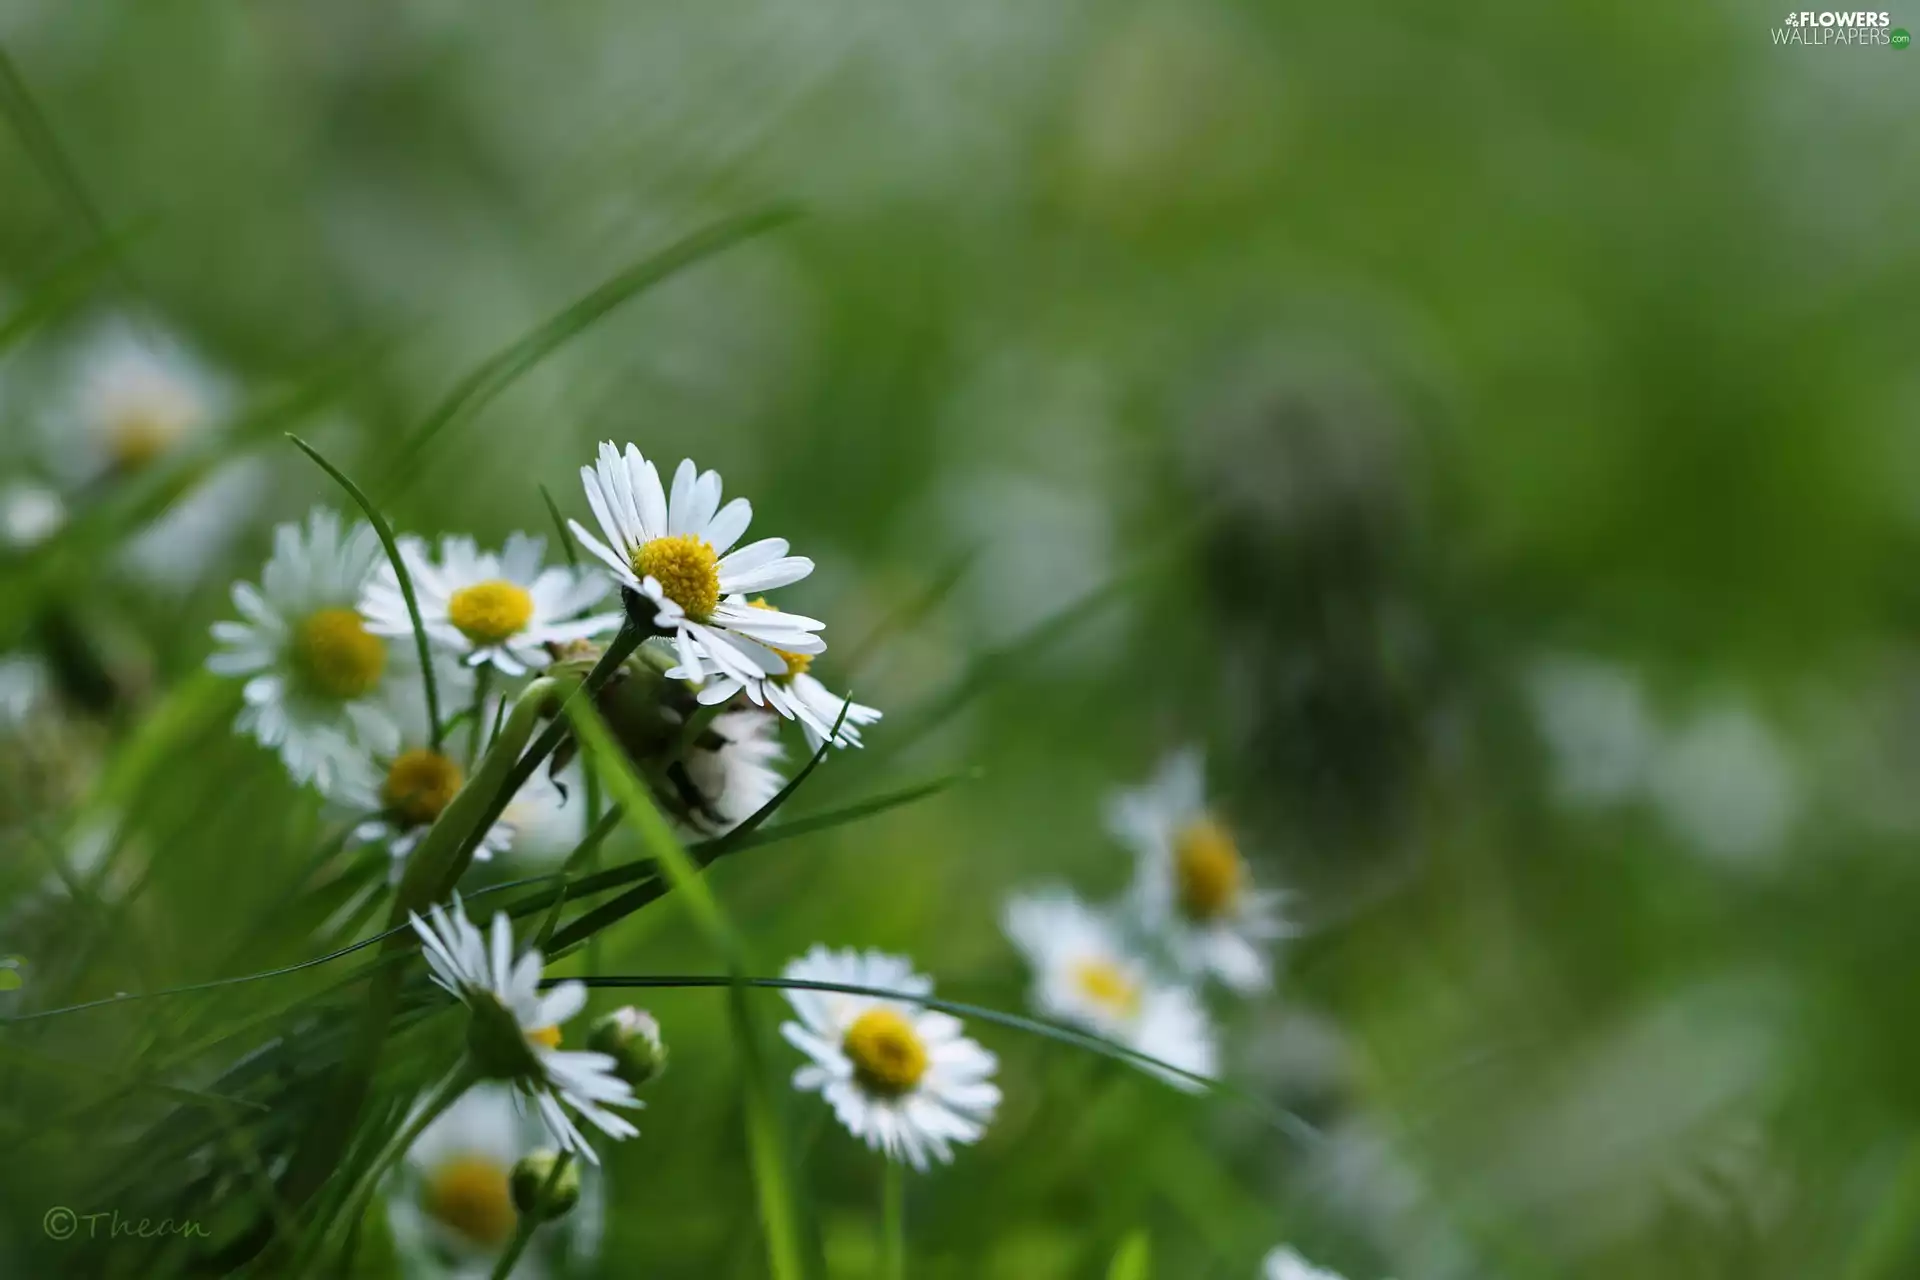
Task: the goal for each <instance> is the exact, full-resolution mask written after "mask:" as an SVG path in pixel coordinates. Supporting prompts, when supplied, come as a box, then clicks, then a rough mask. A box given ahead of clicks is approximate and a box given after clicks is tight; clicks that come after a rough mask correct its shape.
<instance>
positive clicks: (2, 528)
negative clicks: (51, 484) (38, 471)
mask: <svg viewBox="0 0 1920 1280" xmlns="http://www.w3.org/2000/svg"><path fill="white" fill-rule="evenodd" d="M66 523H67V504H66V503H64V502H62V501H61V500H60V495H59V494H57V493H55V492H54V491H53V490H52V489H49V488H47V487H46V486H45V485H38V484H32V483H30V482H28V481H24V480H15V481H11V482H9V483H8V484H6V485H4V486H0V547H5V548H7V549H8V550H12V551H30V550H32V549H33V548H34V547H37V546H39V545H40V544H41V543H43V542H45V541H46V540H47V539H48V538H51V537H52V536H53V535H54V534H56V533H58V532H60V530H61V528H62V527H64V526H65V525H66Z"/></svg>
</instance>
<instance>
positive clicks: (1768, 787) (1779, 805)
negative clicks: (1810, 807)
mask: <svg viewBox="0 0 1920 1280" xmlns="http://www.w3.org/2000/svg"><path fill="white" fill-rule="evenodd" d="M1800 790H1801V788H1800V779H1799V776H1798V775H1797V773H1796V772H1795V770H1794V767H1793V763H1792V761H1791V760H1790V759H1789V758H1788V756H1787V753H1786V750H1785V749H1784V748H1783V747H1782V746H1781V744H1780V740H1779V738H1778V736H1777V735H1776V734H1775V733H1774V731H1773V730H1772V729H1771V728H1770V727H1769V726H1768V725H1767V724H1766V722H1765V721H1763V720H1761V719H1760V718H1759V717H1758V716H1757V715H1755V714H1754V712H1753V711H1752V710H1751V709H1750V708H1748V707H1747V706H1745V705H1743V704H1740V703H1725V704H1722V705H1720V706H1716V707H1712V708H1710V709H1708V710H1706V711H1702V712H1699V713H1697V714H1696V715H1694V716H1693V718H1692V719H1690V720H1689V721H1688V722H1687V723H1686V724H1685V725H1683V726H1682V727H1681V728H1680V729H1679V730H1678V731H1677V732H1675V733H1673V734H1672V735H1671V737H1670V738H1669V739H1668V740H1667V741H1666V743H1665V744H1664V745H1663V746H1662V748H1661V750H1660V753H1659V757H1658V766H1657V767H1656V768H1655V769H1654V771H1653V776H1652V780H1651V791H1652V795H1653V798H1654V799H1655V801H1656V802H1657V803H1658V804H1659V805H1660V808H1661V811H1662V812H1663V813H1665V815H1666V817H1667V820H1668V821H1670V822H1671V823H1673V825H1674V826H1675V827H1676V828H1677V829H1678V830H1679V831H1680V833H1681V834H1682V835H1683V836H1684V837H1685V838H1686V839H1687V840H1689V841H1690V842H1692V843H1693V844H1694V845H1695V846H1696V847H1698V848H1699V849H1700V850H1701V851H1702V852H1704V853H1707V854H1709V855H1711V856H1713V857H1718V858H1726V859H1732V860H1746V859H1751V858H1757V857H1763V856H1765V855H1767V854H1769V853H1772V852H1774V851H1776V850H1777V849H1778V848H1779V847H1780V845H1781V843H1782V841H1784V840H1785V838H1786V837H1787V835H1788V834H1789V832H1790V831H1791V829H1792V827H1793V824H1794V822H1795V820H1796V819H1797V818H1798V817H1799V813H1800V805H1801V795H1800Z"/></svg>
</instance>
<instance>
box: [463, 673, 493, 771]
mask: <svg viewBox="0 0 1920 1280" xmlns="http://www.w3.org/2000/svg"><path fill="white" fill-rule="evenodd" d="M492 676H493V667H492V666H491V665H490V664H485V663H483V664H482V665H481V667H480V670H479V671H478V672H476V673H475V674H474V677H473V718H472V719H471V720H470V721H469V722H468V724H467V761H466V765H465V767H466V768H468V769H471V768H473V767H474V765H476V764H478V763H479V762H480V747H481V745H482V743H483V742H484V741H485V740H484V738H483V737H482V735H483V734H485V732H486V730H487V726H486V724H484V723H483V721H484V720H485V719H486V714H487V694H488V693H490V692H491V691H492V684H493V680H492Z"/></svg>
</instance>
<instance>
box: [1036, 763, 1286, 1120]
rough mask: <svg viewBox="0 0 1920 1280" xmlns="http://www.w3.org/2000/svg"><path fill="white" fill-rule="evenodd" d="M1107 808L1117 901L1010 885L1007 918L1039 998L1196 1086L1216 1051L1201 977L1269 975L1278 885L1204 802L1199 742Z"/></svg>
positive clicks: (1261, 978) (1264, 984)
mask: <svg viewBox="0 0 1920 1280" xmlns="http://www.w3.org/2000/svg"><path fill="white" fill-rule="evenodd" d="M1108 822H1109V826H1110V827H1111V828H1112V831H1113V834H1114V835H1115V836H1116V837H1117V838H1118V839H1119V840H1120V841H1121V842H1122V843H1124V844H1125V845H1126V846H1128V848H1130V849H1131V851H1132V853H1133V855H1134V877H1133V883H1132V887H1131V888H1130V889H1129V890H1128V891H1127V893H1126V894H1125V895H1124V896H1123V897H1122V898H1121V899H1120V900H1119V901H1117V902H1114V903H1110V904H1105V905H1098V906H1096V905H1093V904H1089V903H1087V902H1085V901H1083V900H1082V899H1081V898H1079V897H1078V896H1076V895H1075V894H1074V893H1073V892H1072V891H1071V890H1069V889H1066V888H1064V887H1061V886H1048V887H1044V888H1041V889H1038V890H1035V891H1032V892H1028V893H1023V894H1020V895H1017V896H1015V897H1014V898H1013V899H1011V900H1010V901H1009V902H1008V903H1007V905H1006V909H1005V911H1004V913H1003V918H1002V926H1003V927H1004V928H1005V930H1006V933H1007V936H1008V938H1009V939H1011V940H1012V942H1013V944H1014V945H1015V946H1016V947H1017V948H1018V949H1019V950H1020V951H1021V952H1022V953H1023V954H1024V955H1025V957H1026V959H1027V962H1028V964H1029V966H1030V967H1031V968H1032V971H1033V975H1034V981H1033V990H1032V1003H1033V1006H1034V1008H1035V1010H1036V1011H1037V1012H1039V1013H1040V1014H1042V1015H1043V1016H1046V1017H1049V1018H1055V1019H1058V1020H1060V1021H1063V1022H1067V1023H1070V1024H1073V1025H1075V1026H1078V1027H1081V1028H1083V1029H1085V1030H1087V1031H1090V1032H1092V1033H1093V1034H1095V1035H1098V1036H1101V1037H1102V1038H1105V1039H1108V1040H1112V1041H1115V1042H1117V1043H1119V1044H1121V1045H1124V1046H1126V1047H1127V1048H1129V1049H1131V1050H1132V1051H1133V1052H1135V1053H1136V1054H1138V1055H1140V1056H1141V1058H1143V1059H1145V1060H1148V1062H1147V1065H1148V1068H1149V1069H1150V1070H1156V1071H1157V1072H1158V1073H1159V1074H1161V1075H1162V1076H1164V1077H1165V1078H1166V1079H1167V1080H1168V1081H1169V1082H1170V1083H1173V1084H1176V1085H1179V1086H1181V1087H1183V1088H1189V1089H1197V1088H1199V1087H1201V1082H1202V1081H1204V1080H1205V1079H1208V1078H1211V1077H1213V1076H1215V1075H1216V1074H1218V1063H1219V1051H1218V1048H1217V1043H1216V1038H1215V1034H1214V1030H1213V1025H1212V1022H1211V1020H1210V1018H1209V1017H1208V1014H1207V1008H1206V1005H1205V1003H1204V1002H1203V998H1202V995H1203V993H1202V988H1203V986H1204V985H1205V984H1206V983H1207V982H1208V981H1217V982H1219V983H1220V984H1222V985H1224V986H1225V987H1227V988H1228V989H1229V990H1231V991H1233V992H1236V993H1238V994H1241V995H1252V994H1255V993H1258V992H1261V991H1264V990H1266V989H1267V988H1268V987H1269V986H1270V985H1271V982H1272V964H1271V961H1270V959H1269V956H1268V949H1269V948H1270V947H1271V945H1272V944H1273V943H1274V942H1275V940H1277V939H1279V938H1282V937H1285V936H1287V935H1288V934H1289V933H1290V932H1291V929H1290V926H1289V925H1288V924H1287V923H1286V921H1285V920H1284V919H1283V918H1282V916H1281V914H1280V907H1281V904H1282V901H1283V896H1284V895H1282V894H1281V893H1279V892H1277V891H1274V890H1269V889H1262V888H1260V887H1259V886H1258V885H1256V884H1255V883H1254V881H1253V878H1252V875H1251V874H1250V872H1249V870H1248V867H1247V863H1246V860H1245V858H1244V857H1243V856H1242V854H1241V852H1240V849H1239V846H1238V845H1237V844H1236V843H1235V841H1234V838H1233V835H1232V832H1231V829H1230V828H1229V827H1228V825H1227V824H1226V823H1225V821H1224V820H1223V819H1222V818H1221V817H1220V816H1219V814H1218V813H1216V812H1215V811H1214V810H1213V809H1211V808H1209V806H1208V803H1207V796H1206V779H1205V774H1204V770H1203V768H1202V764H1201V758H1200V755H1199V753H1198V752H1196V751H1192V750H1186V751H1181V752H1179V753H1177V754H1175V755H1173V756H1172V757H1170V758H1169V759H1168V760H1167V761H1166V762H1165V763H1164V764H1163V765H1162V766H1161V768H1160V770H1159V772H1158V774H1157V775H1156V776H1155V777H1154V778H1153V780H1152V781H1150V782H1149V783H1148V784H1147V785H1146V786H1144V787H1141V788H1138V789H1136V790H1128V791H1123V792H1121V793H1120V794H1118V795H1117V796H1115V798H1114V800H1113V802H1112V804H1111V805H1110V806H1109V813H1108Z"/></svg>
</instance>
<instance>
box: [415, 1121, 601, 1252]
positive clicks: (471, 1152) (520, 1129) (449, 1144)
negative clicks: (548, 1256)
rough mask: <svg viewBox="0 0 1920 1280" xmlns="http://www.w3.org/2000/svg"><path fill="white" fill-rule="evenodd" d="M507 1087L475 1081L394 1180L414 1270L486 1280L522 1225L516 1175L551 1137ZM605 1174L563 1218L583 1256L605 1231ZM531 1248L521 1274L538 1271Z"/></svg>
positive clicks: (420, 1141)
mask: <svg viewBox="0 0 1920 1280" xmlns="http://www.w3.org/2000/svg"><path fill="white" fill-rule="evenodd" d="M544 1136H545V1135H544V1131H543V1130H542V1129H541V1128H540V1127H539V1125H538V1124H537V1123H530V1122H529V1119H528V1117H527V1116H526V1115H524V1114H522V1113H521V1111H520V1109H519V1108H518V1107H517V1106H516V1105H515V1104H514V1100H513V1090H511V1089H509V1088H507V1087H505V1086H504V1085H497V1084H481V1085H475V1086H474V1087H472V1088H470V1089H468V1090H467V1091H466V1092H465V1093H463V1094H462V1095H461V1096H460V1098H459V1099H458V1100H457V1101H456V1102H454V1104H453V1105H452V1106H450V1107H448V1108H447V1110H446V1111H445V1112H444V1113H442V1114H441V1115H440V1116H439V1117H438V1118H436V1119H435V1120H434V1121H433V1122H432V1123H431V1124H429V1125H428V1126H427V1127H426V1128H425V1129H423V1130H422V1131H421V1133H420V1136H419V1137H417V1138H415V1139H414V1140H413V1145H412V1146H411V1147H409V1148H408V1149H407V1153H406V1156H405V1158H404V1159H403V1160H402V1161H401V1163H400V1165H399V1166H398V1167H397V1168H396V1169H395V1172H394V1176H393V1177H392V1179H391V1180H390V1182H389V1184H388V1196H387V1221H388V1223H389V1224H390V1225H391V1226H392V1228H393V1235H394V1243H395V1245H396V1247H397V1248H398V1250H399V1252H400V1253H401V1254H402V1255H403V1256H404V1257H405V1259H406V1260H407V1263H408V1271H407V1274H409V1275H417V1274H424V1275H439V1276H445V1277H455V1278H458V1280H468V1278H469V1277H472V1278H473V1280H483V1278H484V1277H486V1276H490V1275H492V1274H493V1263H494V1260H495V1258H497V1257H498V1256H499V1253H500V1250H501V1249H502V1248H504V1247H505V1246H506V1243H507V1241H508V1240H510V1239H511V1238H512V1237H513V1233H514V1231H515V1229H516V1228H517V1227H518V1226H519V1215H518V1214H517V1212H516V1211H515V1209H514V1205H513V1196H512V1190H511V1184H510V1180H511V1178H512V1174H513V1166H514V1164H515V1162H517V1161H518V1160H519V1159H520V1158H521V1157H522V1156H525V1155H528V1154H529V1153H531V1152H533V1151H535V1150H537V1149H538V1148H539V1147H540V1145H541V1142H542V1141H543V1139H544ZM597 1190H598V1182H597V1179H588V1180H587V1181H586V1182H585V1183H584V1185H583V1193H582V1196H581V1202H580V1204H578V1205H577V1206H575V1208H574V1210H573V1211H572V1212H571V1213H569V1214H568V1215H567V1216H566V1218H565V1219H563V1222H564V1224H565V1225H564V1227H563V1230H564V1231H565V1232H566V1234H567V1236H568V1241H567V1242H568V1244H569V1245H571V1246H572V1248H573V1251H574V1252H575V1253H576V1254H577V1253H579V1252H580V1251H581V1248H582V1246H583V1245H584V1244H585V1243H587V1242H588V1241H590V1240H591V1238H592V1237H594V1236H597V1235H598V1217H599V1214H598V1212H597V1210H598V1207H599V1203H600V1200H599V1196H598V1194H597ZM540 1271H541V1268H540V1266H539V1262H538V1260H537V1259H536V1258H535V1257H534V1256H533V1255H532V1254H528V1255H526V1256H525V1257H523V1258H522V1259H521V1264H520V1265H519V1266H517V1267H516V1268H515V1269H514V1275H515V1276H531V1275H537V1274H539V1273H540Z"/></svg>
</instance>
